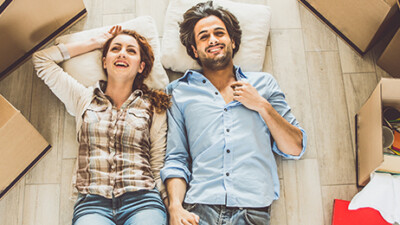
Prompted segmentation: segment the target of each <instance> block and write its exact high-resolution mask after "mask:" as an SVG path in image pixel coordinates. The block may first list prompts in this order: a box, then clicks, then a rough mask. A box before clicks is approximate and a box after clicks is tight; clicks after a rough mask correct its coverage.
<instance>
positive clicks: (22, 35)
mask: <svg viewBox="0 0 400 225" xmlns="http://www.w3.org/2000/svg"><path fill="white" fill-rule="evenodd" d="M86 14H87V12H86V9H85V5H84V4H83V1H82V0H69V1H64V0H18V1H12V0H5V1H0V18H1V19H0V30H1V31H0V80H1V79H2V78H4V77H5V76H6V75H7V74H9V73H10V72H11V71H12V70H14V69H15V68H16V67H17V66H18V65H20V64H21V63H23V62H24V61H25V60H27V59H28V58H29V57H30V56H31V55H32V54H33V53H34V52H35V51H37V50H38V49H39V48H40V47H42V46H43V45H45V44H46V43H48V42H49V41H51V40H52V39H53V38H54V37H56V36H57V35H58V34H60V33H61V32H62V31H64V30H65V29H67V28H68V27H70V26H71V25H73V24H74V23H75V22H77V21H78V20H79V19H80V18H82V17H83V16H85V15H86Z"/></svg>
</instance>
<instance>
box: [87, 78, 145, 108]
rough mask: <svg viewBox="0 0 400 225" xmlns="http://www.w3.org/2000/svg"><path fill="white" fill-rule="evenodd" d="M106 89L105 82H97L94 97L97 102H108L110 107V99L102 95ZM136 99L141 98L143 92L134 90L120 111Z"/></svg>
mask: <svg viewBox="0 0 400 225" xmlns="http://www.w3.org/2000/svg"><path fill="white" fill-rule="evenodd" d="M106 87H107V81H105V80H99V81H98V82H97V83H96V85H95V89H94V95H95V97H96V98H97V99H98V100H100V101H102V102H105V103H108V102H109V103H111V105H112V99H111V98H110V97H109V96H107V95H106V94H105V93H104V92H105V91H106ZM138 97H143V91H142V90H140V89H136V90H135V91H134V92H132V93H131V95H130V96H129V97H128V99H127V100H126V101H125V102H124V104H122V106H121V109H122V108H125V107H128V106H130V105H131V104H132V103H133V102H134V101H135V99H137V98H138Z"/></svg>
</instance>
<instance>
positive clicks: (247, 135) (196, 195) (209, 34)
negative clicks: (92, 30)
mask: <svg viewBox="0 0 400 225" xmlns="http://www.w3.org/2000/svg"><path fill="white" fill-rule="evenodd" d="M180 38H181V42H182V43H183V44H184V45H185V46H186V50H187V52H188V54H189V55H190V56H191V57H192V58H194V59H196V60H197V62H198V63H199V64H200V65H201V67H202V69H201V70H200V71H194V70H188V71H187V72H186V73H185V75H184V76H183V77H182V78H180V79H178V80H176V81H174V82H172V83H171V84H169V85H168V87H167V92H169V94H172V107H171V108H170V109H169V111H168V125H169V128H168V141H167V153H166V161H165V166H164V168H163V169H162V171H161V176H162V179H163V180H164V181H165V183H166V186H167V192H168V196H169V205H168V210H169V215H170V224H171V225H181V224H183V225H187V224H192V225H194V224H196V225H197V224H200V225H203V224H212V225H214V224H257V225H259V224H269V219H270V215H269V213H270V210H269V206H270V205H271V203H272V201H273V200H275V199H278V197H279V178H278V174H277V168H276V163H275V159H274V155H273V152H272V151H274V152H275V153H277V154H278V155H281V156H283V157H285V158H291V159H298V158H300V157H301V155H302V154H303V153H304V151H305V145H306V135H305V132H304V131H303V130H302V129H301V128H300V126H299V125H298V123H297V121H296V119H295V117H294V116H293V115H292V113H291V111H290V107H289V106H288V105H287V103H286V101H285V99H284V94H283V93H282V91H281V90H280V88H279V86H278V84H277V83H276V81H275V79H274V78H273V77H272V76H271V75H269V74H267V73H263V72H257V73H254V72H253V73H251V72H248V73H243V72H242V71H241V69H240V68H239V67H238V66H234V65H233V61H232V58H233V56H234V54H235V53H236V52H237V51H238V49H239V45H240V38H241V30H240V26H239V23H238V21H237V19H236V18H235V16H233V15H232V14H231V13H230V12H229V11H227V10H224V9H222V8H220V7H215V6H213V3H212V2H211V1H210V2H206V3H199V4H198V5H196V6H194V7H193V8H191V9H189V10H188V11H187V12H186V13H185V14H184V21H183V22H182V23H181V24H180ZM260 47H262V48H264V46H260ZM185 194H186V196H185ZM183 202H184V203H183ZM182 203H183V206H182Z"/></svg>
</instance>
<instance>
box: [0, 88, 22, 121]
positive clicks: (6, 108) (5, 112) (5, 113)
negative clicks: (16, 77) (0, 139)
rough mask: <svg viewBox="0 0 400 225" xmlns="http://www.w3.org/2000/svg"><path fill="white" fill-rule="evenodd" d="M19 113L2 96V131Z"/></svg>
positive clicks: (0, 113) (0, 97) (0, 108)
mask: <svg viewBox="0 0 400 225" xmlns="http://www.w3.org/2000/svg"><path fill="white" fill-rule="evenodd" d="M17 113H18V111H17V110H16V109H15V108H14V106H12V105H11V104H10V103H9V102H8V101H7V100H6V99H5V98H4V97H3V96H2V95H0V129H1V128H2V127H3V126H4V124H5V123H7V121H8V120H9V119H10V118H11V117H12V116H13V115H15V114H17Z"/></svg>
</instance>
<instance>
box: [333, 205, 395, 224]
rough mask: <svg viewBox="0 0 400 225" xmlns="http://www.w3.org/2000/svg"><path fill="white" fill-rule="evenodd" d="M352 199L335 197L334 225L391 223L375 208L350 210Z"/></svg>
mask: <svg viewBox="0 0 400 225" xmlns="http://www.w3.org/2000/svg"><path fill="white" fill-rule="evenodd" d="M349 204H350V201H345V200H340V199H335V201H334V203H333V214H332V225H391V224H390V223H388V222H386V220H384V219H383V218H382V216H381V214H380V213H379V211H377V210H375V209H373V208H361V209H357V210H348V207H349Z"/></svg>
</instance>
